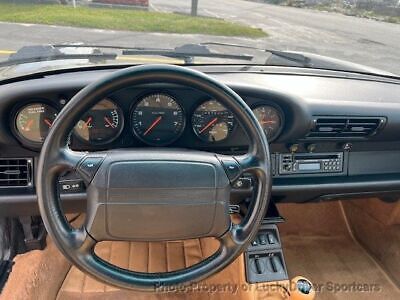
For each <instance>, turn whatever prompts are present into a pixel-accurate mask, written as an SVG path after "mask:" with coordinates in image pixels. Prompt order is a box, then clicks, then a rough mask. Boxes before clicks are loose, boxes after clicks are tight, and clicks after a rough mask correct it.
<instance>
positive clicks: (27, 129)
mask: <svg viewBox="0 0 400 300" xmlns="http://www.w3.org/2000/svg"><path fill="white" fill-rule="evenodd" d="M32 124H33V119H30V120H29V121H28V123H26V126H25V130H26V131H29V130H31V126H32Z"/></svg>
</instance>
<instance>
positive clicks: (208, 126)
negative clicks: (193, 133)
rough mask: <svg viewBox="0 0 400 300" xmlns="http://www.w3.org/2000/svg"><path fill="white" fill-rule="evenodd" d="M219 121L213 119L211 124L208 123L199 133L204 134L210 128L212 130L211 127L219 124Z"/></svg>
mask: <svg viewBox="0 0 400 300" xmlns="http://www.w3.org/2000/svg"><path fill="white" fill-rule="evenodd" d="M217 121H218V118H214V119H212V120H211V121H210V122H208V124H207V125H206V126H204V127H203V129H202V130H200V131H199V133H200V134H201V133H203V132H204V131H206V130H207V129H208V128H210V127H211V126H213V125H214V123H215V122H217Z"/></svg>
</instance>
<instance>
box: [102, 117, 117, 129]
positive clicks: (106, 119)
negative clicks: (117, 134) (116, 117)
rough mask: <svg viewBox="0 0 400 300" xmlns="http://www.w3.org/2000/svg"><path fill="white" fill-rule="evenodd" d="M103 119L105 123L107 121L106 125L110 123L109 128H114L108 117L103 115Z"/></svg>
mask: <svg viewBox="0 0 400 300" xmlns="http://www.w3.org/2000/svg"><path fill="white" fill-rule="evenodd" d="M104 121H106V123H107V124H108V125H110V127H111V128H115V125H114V124H113V123H112V122H111V121H110V119H109V118H107V117H104Z"/></svg>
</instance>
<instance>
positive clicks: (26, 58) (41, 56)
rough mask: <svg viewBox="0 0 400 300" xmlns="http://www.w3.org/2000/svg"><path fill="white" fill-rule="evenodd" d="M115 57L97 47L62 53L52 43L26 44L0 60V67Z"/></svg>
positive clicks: (103, 59)
mask: <svg viewBox="0 0 400 300" xmlns="http://www.w3.org/2000/svg"><path fill="white" fill-rule="evenodd" d="M116 58H117V54H116V53H103V52H101V51H100V50H98V49H95V51H93V52H91V53H63V52H61V51H60V50H59V49H57V47H55V46H53V45H45V46H26V47H22V48H21V49H20V50H18V51H17V52H16V53H14V54H12V55H10V57H9V58H8V60H6V61H2V62H0V67H7V66H13V65H17V64H25V63H35V62H42V61H54V60H64V59H87V60H89V61H90V62H93V63H96V62H102V61H105V60H115V59H116Z"/></svg>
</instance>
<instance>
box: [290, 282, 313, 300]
mask: <svg viewBox="0 0 400 300" xmlns="http://www.w3.org/2000/svg"><path fill="white" fill-rule="evenodd" d="M314 298H315V290H314V288H313V285H312V283H311V282H310V281H309V280H308V279H306V278H304V277H301V276H297V277H295V278H293V279H292V280H291V290H290V300H313V299H314Z"/></svg>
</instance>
